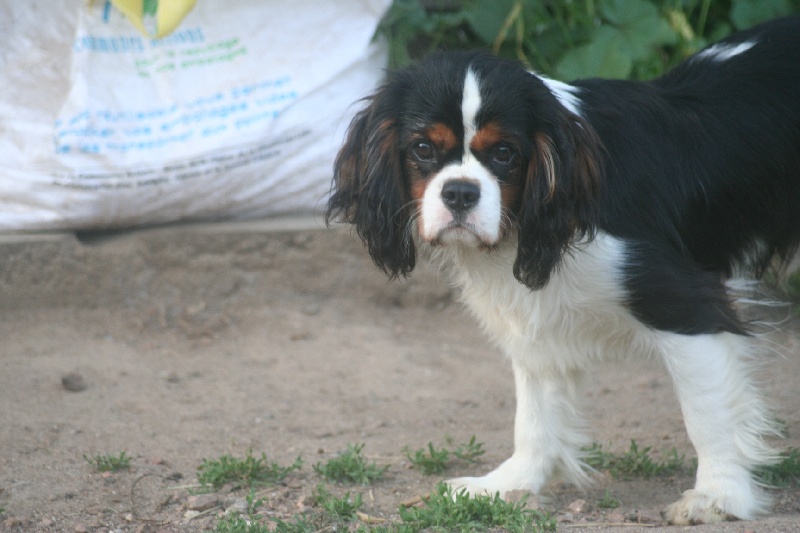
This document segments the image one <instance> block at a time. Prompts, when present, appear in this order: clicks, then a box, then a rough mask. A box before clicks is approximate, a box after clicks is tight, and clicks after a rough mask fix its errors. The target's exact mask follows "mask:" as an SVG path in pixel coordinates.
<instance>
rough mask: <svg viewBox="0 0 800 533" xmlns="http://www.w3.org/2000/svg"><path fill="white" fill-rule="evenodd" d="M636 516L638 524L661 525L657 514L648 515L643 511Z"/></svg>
mask: <svg viewBox="0 0 800 533" xmlns="http://www.w3.org/2000/svg"><path fill="white" fill-rule="evenodd" d="M637 514H638V516H637V517H636V518H637V522H638V523H639V524H660V523H661V516H659V514H658V513H648V512H645V511H639V513H637Z"/></svg>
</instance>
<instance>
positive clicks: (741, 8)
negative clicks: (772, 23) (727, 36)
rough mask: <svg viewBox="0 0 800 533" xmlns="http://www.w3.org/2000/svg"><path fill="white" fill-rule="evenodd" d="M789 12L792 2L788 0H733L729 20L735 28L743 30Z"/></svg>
mask: <svg viewBox="0 0 800 533" xmlns="http://www.w3.org/2000/svg"><path fill="white" fill-rule="evenodd" d="M791 12H792V4H791V3H790V2H789V1H788V0H733V5H732V7H731V22H732V23H733V25H734V27H736V29H738V30H744V29H746V28H749V27H751V26H755V25H756V24H758V23H759V22H764V21H765V20H769V19H771V18H776V17H780V16H783V15H788V14H789V13H791Z"/></svg>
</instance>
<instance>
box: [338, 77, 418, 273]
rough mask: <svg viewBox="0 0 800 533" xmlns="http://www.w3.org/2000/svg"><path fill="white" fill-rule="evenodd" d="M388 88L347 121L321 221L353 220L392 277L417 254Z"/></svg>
mask: <svg viewBox="0 0 800 533" xmlns="http://www.w3.org/2000/svg"><path fill="white" fill-rule="evenodd" d="M391 91H392V88H391V86H390V85H388V84H387V85H385V86H384V87H382V88H381V89H379V90H378V92H377V93H375V94H374V95H373V96H371V97H370V98H368V99H367V100H368V101H369V105H368V106H367V107H366V108H365V109H363V110H361V111H360V112H359V113H358V114H357V115H356V116H355V118H353V121H352V122H351V123H350V127H349V130H348V133H347V138H346V140H345V143H344V145H343V146H342V148H341V150H340V151H339V154H338V156H337V157H336V161H335V163H334V169H333V184H332V193H331V196H330V199H329V200H328V205H327V208H326V210H325V221H326V223H328V224H330V222H331V221H333V220H338V221H341V222H347V223H351V224H354V225H355V228H356V231H357V232H358V235H359V237H361V240H362V241H363V242H364V245H365V246H366V248H367V250H368V251H369V254H370V256H371V257H372V260H373V261H374V262H375V264H376V265H378V266H379V267H380V268H381V269H382V270H383V271H384V272H385V273H386V274H387V275H388V276H389V277H392V278H395V277H398V276H406V275H408V274H409V273H410V272H411V271H412V270H413V269H414V265H415V263H416V254H415V250H414V243H413V240H412V238H411V232H410V229H409V227H408V226H409V220H410V214H409V207H408V202H409V199H408V198H407V196H408V193H407V188H406V187H405V185H404V178H403V168H402V163H401V160H400V146H399V139H398V125H397V121H396V118H395V117H396V116H397V113H396V110H394V106H396V105H398V103H397V102H396V101H395V100H396V99H395V98H393V96H396V95H393V94H390V92H391Z"/></svg>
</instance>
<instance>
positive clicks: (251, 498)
mask: <svg viewBox="0 0 800 533" xmlns="http://www.w3.org/2000/svg"><path fill="white" fill-rule="evenodd" d="M245 500H246V501H247V518H244V517H242V516H239V515H227V516H224V517H222V518H221V519H220V521H219V522H217V524H216V526H215V527H214V532H215V533H267V532H269V531H270V528H269V526H268V525H267V524H265V523H263V522H262V521H261V518H262V517H261V515H260V514H258V513H257V511H258V508H259V507H261V505H262V504H263V503H264V499H263V498H259V499H256V491H255V490H253V489H251V490H250V494H248V495H247V497H246V498H245Z"/></svg>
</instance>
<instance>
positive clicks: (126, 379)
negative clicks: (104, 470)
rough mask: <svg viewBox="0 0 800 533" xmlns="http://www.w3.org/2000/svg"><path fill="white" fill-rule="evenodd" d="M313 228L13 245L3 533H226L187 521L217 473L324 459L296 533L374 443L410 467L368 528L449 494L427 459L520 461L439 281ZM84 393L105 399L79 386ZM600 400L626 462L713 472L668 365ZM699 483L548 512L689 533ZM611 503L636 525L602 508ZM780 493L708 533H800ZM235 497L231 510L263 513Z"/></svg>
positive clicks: (788, 415)
mask: <svg viewBox="0 0 800 533" xmlns="http://www.w3.org/2000/svg"><path fill="white" fill-rule="evenodd" d="M304 224H305V225H306V226H307V227H306V229H304V230H302V231H295V232H290V231H283V230H282V229H281V228H282V226H280V225H278V226H277V227H273V226H271V225H269V224H267V225H266V226H265V225H263V224H250V225H248V224H243V225H222V226H208V225H205V226H193V227H191V226H190V227H181V228H170V229H160V230H150V231H143V232H139V233H135V234H132V235H129V236H123V237H118V238H113V239H110V240H106V241H100V242H94V243H92V244H83V243H81V242H79V241H77V240H76V239H75V238H74V237H73V236H70V235H64V236H61V237H55V238H42V239H32V238H30V237H28V238H25V239H21V240H19V241H18V242H15V241H14V239H11V238H6V239H5V241H4V242H3V243H2V244H0V317H2V318H1V319H0V339H2V341H0V369H1V370H0V509H2V510H3V511H2V514H0V531H37V532H38V531H42V532H44V531H48V532H49V531H59V532H62V531H63V532H82V531H87V532H95V531H96V532H100V531H102V532H108V531H114V532H117V531H120V532H148V531H152V532H157V531H165V532H167V531H170V532H171V531H189V532H196V531H206V530H209V529H212V528H213V525H214V523H215V520H216V518H215V514H216V512H217V510H213V511H211V512H207V513H205V514H200V515H199V516H195V517H193V518H191V517H192V515H193V514H194V513H189V514H187V510H188V506H189V503H188V497H189V495H190V488H191V485H192V484H194V483H195V482H196V475H197V467H198V466H199V465H200V464H201V462H202V460H203V459H204V458H210V459H215V458H219V457H220V456H221V455H223V454H230V455H233V456H236V457H243V456H244V455H245V454H246V453H247V451H248V450H252V451H253V453H254V454H255V455H258V456H260V454H261V453H262V452H263V453H265V454H266V455H267V457H268V458H269V459H270V460H274V461H277V462H279V463H281V464H285V465H288V464H290V463H291V462H292V461H293V460H294V459H295V458H296V457H298V456H302V458H303V460H304V466H303V468H302V470H301V471H300V472H298V473H296V474H293V475H292V476H291V477H290V478H289V479H287V480H286V481H285V482H284V484H282V485H281V486H279V487H276V488H275V489H272V490H269V491H267V492H266V493H265V498H266V500H267V505H268V509H269V510H270V511H269V512H270V513H272V514H274V515H275V516H284V517H285V516H288V515H290V514H292V513H296V512H299V511H300V510H301V509H302V508H303V506H304V505H305V504H304V502H306V501H308V500H307V499H308V498H309V496H310V494H311V492H312V490H313V489H314V487H316V485H317V484H318V483H319V482H320V481H321V478H320V477H319V476H318V475H317V474H316V473H315V472H314V471H313V469H312V465H313V464H314V463H317V462H319V461H324V460H326V459H327V458H330V457H332V456H334V455H335V454H336V453H337V452H340V451H341V450H343V449H344V448H345V447H346V446H347V445H348V444H357V443H363V444H364V453H365V454H366V455H367V456H368V457H370V458H371V459H372V460H374V461H375V462H377V463H378V464H380V465H388V467H389V469H388V471H387V474H386V476H385V479H384V480H382V481H379V482H377V483H376V484H374V485H372V486H370V487H360V486H356V487H346V489H347V490H351V491H358V492H360V493H362V494H363V495H364V502H365V503H364V508H363V509H362V510H363V511H364V512H365V513H367V514H369V515H370V516H374V517H391V516H392V515H394V514H396V512H397V508H398V505H399V504H400V502H402V501H405V500H407V499H409V498H411V497H413V496H415V495H420V494H427V493H428V492H429V491H430V490H431V489H432V487H433V486H434V485H435V483H436V482H437V481H438V480H439V479H440V478H439V477H437V476H424V475H422V474H421V473H419V472H418V471H416V470H414V469H410V468H409V462H408V460H407V459H406V457H405V456H404V453H403V449H404V448H405V447H408V448H411V449H417V448H421V447H423V446H425V445H426V444H427V443H428V442H429V441H432V442H433V443H435V444H437V445H441V444H443V443H444V440H445V438H446V437H447V436H450V437H452V439H453V440H454V441H455V442H456V443H463V442H466V441H468V440H469V438H470V436H472V435H475V436H476V437H477V440H478V441H479V442H483V443H484V448H485V449H486V454H485V456H484V457H483V458H482V460H481V461H480V462H479V463H478V464H477V465H472V466H458V467H456V468H454V469H453V470H451V471H449V472H447V474H446V476H445V477H452V476H458V475H468V474H480V473H485V472H487V471H488V470H490V469H491V468H492V467H494V466H496V465H497V464H498V463H499V462H500V461H501V460H503V459H505V458H506V457H507V456H508V455H509V454H510V452H511V446H512V424H513V411H514V390H513V383H512V379H511V372H510V368H509V365H508V364H507V362H506V361H504V359H503V357H502V356H501V355H500V354H498V353H497V352H496V350H494V349H493V348H492V347H491V346H490V345H489V344H488V343H487V342H486V341H485V340H484V339H483V337H482V335H481V333H480V332H479V331H478V329H477V328H476V326H475V323H474V322H473V321H472V319H471V318H469V317H467V316H466V315H465V314H463V313H462V312H461V310H460V308H459V305H458V304H457V303H456V302H455V301H454V298H453V294H452V292H451V290H450V289H449V288H448V287H447V286H446V285H445V284H444V283H443V282H441V281H439V280H437V277H436V275H435V273H434V271H433V269H432V268H430V267H426V266H425V265H422V266H421V267H419V268H418V269H417V271H416V272H415V273H414V276H413V277H412V278H411V279H410V280H409V281H407V282H392V283H389V282H387V281H386V280H385V278H384V277H383V275H382V274H381V273H380V272H379V271H377V269H375V268H374V267H373V265H372V264H371V262H370V260H369V258H368V257H367V255H366V253H365V252H364V250H363V249H362V246H361V244H360V243H359V242H357V241H356V240H355V239H354V238H353V237H352V236H351V235H350V234H349V232H348V231H347V230H344V229H336V230H324V229H322V224H321V223H318V222H311V223H310V224H309V223H308V221H304ZM783 316H784V317H787V316H789V311H788V309H784V310H783ZM779 329H780V331H779V332H778V333H776V334H774V335H772V336H770V337H769V343H770V345H771V346H772V347H774V348H775V353H772V354H768V355H766V356H765V359H766V360H768V361H767V364H766V365H765V368H764V381H765V383H766V392H767V396H768V397H769V399H770V400H771V401H772V402H773V404H774V406H775V410H776V411H777V415H778V417H779V418H781V419H782V420H784V421H785V422H786V425H787V429H788V435H789V436H788V438H787V439H784V440H783V441H781V442H780V444H782V445H786V446H800V392H799V391H798V385H797V384H798V383H799V382H800V335H798V333H797V332H798V331H800V328H798V324H797V323H795V322H793V321H791V320H789V319H787V320H786V321H785V322H782V323H781V324H780V325H779ZM776 353H779V354H780V355H776ZM69 373H78V374H80V376H81V377H82V378H83V379H84V380H85V383H86V388H85V390H82V391H78V392H73V391H69V390H67V389H66V388H65V387H64V386H63V385H62V378H63V377H64V376H65V375H67V374H69ZM586 400H587V401H586V412H587V415H588V417H589V419H590V420H591V421H592V422H593V438H594V439H595V440H596V441H598V442H600V443H603V444H605V445H606V446H610V448H611V449H613V450H616V451H624V450H626V449H627V448H628V446H629V443H630V440H631V439H635V440H636V441H637V442H638V443H639V445H640V446H652V447H653V449H654V450H663V449H667V448H671V447H676V448H677V449H678V450H679V451H681V452H684V453H686V454H687V461H688V458H689V457H691V456H692V455H693V454H692V451H691V448H690V446H689V443H688V441H687V438H686V434H685V431H684V429H683V424H682V421H681V416H680V412H679V409H678V406H677V403H676V401H675V399H674V395H673V393H672V388H671V385H670V382H669V380H668V378H667V376H666V373H665V371H664V369H663V368H662V366H661V365H660V363H659V362H658V361H634V362H625V363H612V364H606V365H603V366H600V367H598V368H597V370H596V371H595V372H594V373H593V374H592V375H591V376H590V377H589V380H588V383H587V388H586ZM120 451H126V452H127V454H128V455H130V456H131V457H132V458H133V459H132V468H131V469H130V470H128V471H124V472H120V473H115V474H111V475H102V474H99V473H97V472H95V471H94V470H93V469H92V468H91V467H90V465H89V464H88V463H87V461H86V460H85V459H84V455H93V454H95V453H102V454H106V453H107V454H117V453H119V452H120ZM691 485H692V480H691V478H690V477H689V476H688V475H678V476H673V477H669V478H666V479H657V480H652V481H650V480H634V481H614V480H611V479H610V478H609V477H607V476H604V475H598V476H597V483H596V485H595V486H594V487H592V488H591V489H589V490H587V491H580V490H578V489H575V488H571V487H567V486H564V485H563V484H561V483H559V482H557V481H556V482H553V483H552V484H551V485H549V486H548V487H547V490H546V491H545V492H544V494H543V496H542V498H541V502H540V505H541V507H542V508H543V509H545V510H548V511H551V512H552V513H553V514H554V516H556V517H557V518H558V520H559V530H561V531H573V530H574V531H584V530H586V531H588V530H594V529H597V530H601V531H625V532H631V531H638V530H646V531H678V530H679V529H684V528H667V527H663V526H661V525H660V523H659V522H658V520H659V519H658V512H659V510H660V509H661V508H662V507H663V506H665V505H666V504H668V503H670V502H672V501H674V500H675V499H677V498H678V496H679V494H680V493H681V492H682V491H683V490H685V489H687V488H690V486H691ZM342 490H344V488H343V489H342ZM606 490H608V491H609V493H610V494H611V495H612V496H613V497H614V498H616V499H618V500H619V501H620V502H621V505H620V507H619V508H617V509H614V510H610V511H603V510H601V509H598V508H597V506H596V502H597V501H599V500H601V499H602V498H603V496H604V494H605V491H606ZM222 492H224V491H222ZM773 492H774V496H775V502H776V505H775V508H774V513H773V514H772V515H771V516H769V517H767V518H765V519H762V520H759V521H756V522H749V523H745V522H738V523H728V524H724V525H721V526H701V527H696V528H694V529H693V531H697V532H698V533H699V532H709V531H714V532H716V531H735V532H747V531H758V532H767V531H800V489H784V490H775V491H773ZM219 496H220V502H221V503H222V504H223V506H224V505H225V502H226V501H229V500H230V499H232V498H233V499H235V498H237V497H238V498H241V497H242V493H241V492H239V493H238V494H232V495H231V494H224V493H220V495H219ZM576 500H584V501H585V502H587V504H586V505H585V506H583V507H582V508H581V506H580V505H576V503H575V502H576ZM637 522H642V523H641V524H637ZM584 528H585V529H584Z"/></svg>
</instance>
